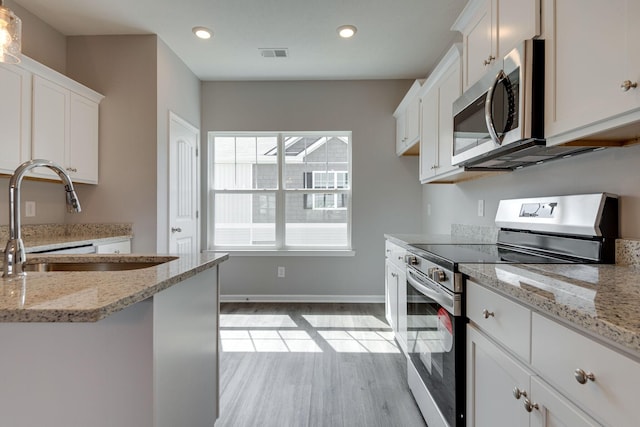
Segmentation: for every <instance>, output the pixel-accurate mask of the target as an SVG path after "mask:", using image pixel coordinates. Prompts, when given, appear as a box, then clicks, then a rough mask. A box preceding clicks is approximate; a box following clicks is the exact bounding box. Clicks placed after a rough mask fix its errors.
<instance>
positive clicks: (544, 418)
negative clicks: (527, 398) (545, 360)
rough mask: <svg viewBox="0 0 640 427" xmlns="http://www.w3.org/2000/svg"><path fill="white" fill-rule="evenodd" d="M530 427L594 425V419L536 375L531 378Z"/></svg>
mask: <svg viewBox="0 0 640 427" xmlns="http://www.w3.org/2000/svg"><path fill="white" fill-rule="evenodd" d="M531 402H532V403H533V404H535V405H537V406H536V407H535V409H534V410H533V411H532V412H531V427H596V426H599V425H600V424H598V423H597V422H596V421H595V420H594V419H592V418H591V417H589V416H588V415H587V414H585V413H584V412H582V411H581V410H580V409H578V408H577V407H576V406H575V405H573V404H572V403H571V402H569V401H568V400H567V399H566V398H565V397H564V396H562V395H561V394H559V393H558V392H557V391H555V390H554V389H552V388H551V387H550V386H549V385H547V384H546V383H545V382H544V381H542V380H541V379H539V378H538V377H532V378H531Z"/></svg>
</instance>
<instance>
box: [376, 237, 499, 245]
mask: <svg viewBox="0 0 640 427" xmlns="http://www.w3.org/2000/svg"><path fill="white" fill-rule="evenodd" d="M384 238H385V239H388V240H390V241H391V242H393V243H395V244H397V245H400V246H402V247H407V246H409V245H413V244H430V245H452V244H463V243H466V244H474V243H477V244H486V243H487V242H486V241H484V240H480V239H477V238H473V237H469V236H452V235H450V234H385V235H384Z"/></svg>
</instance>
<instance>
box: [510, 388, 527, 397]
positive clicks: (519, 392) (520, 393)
mask: <svg viewBox="0 0 640 427" xmlns="http://www.w3.org/2000/svg"><path fill="white" fill-rule="evenodd" d="M522 396H524V397H527V392H526V391H524V390H520V389H519V388H518V387H514V388H513V397H515V398H516V400H520V398H521V397H522Z"/></svg>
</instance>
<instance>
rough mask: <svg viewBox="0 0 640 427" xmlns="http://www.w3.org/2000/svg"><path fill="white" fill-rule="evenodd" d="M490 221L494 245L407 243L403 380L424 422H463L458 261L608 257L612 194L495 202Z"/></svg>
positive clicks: (613, 227) (456, 426)
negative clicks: (495, 238) (495, 232)
mask: <svg viewBox="0 0 640 427" xmlns="http://www.w3.org/2000/svg"><path fill="white" fill-rule="evenodd" d="M495 223H496V226H497V227H499V228H500V231H499V233H498V241H497V243H496V244H475V243H469V244H429V243H428V242H427V243H424V244H413V245H410V246H409V248H408V249H409V252H410V255H408V256H407V258H406V262H407V284H406V286H407V331H406V342H407V347H408V353H407V354H408V360H409V362H410V363H408V382H409V387H410V388H411V391H412V392H413V394H414V397H415V399H416V402H417V403H418V406H419V407H420V410H421V411H422V414H423V416H424V418H425V420H426V421H427V424H428V425H429V427H438V426H442V427H447V426H448V427H461V426H464V425H465V407H466V405H465V342H466V338H465V328H466V323H467V319H466V314H465V308H464V307H465V304H464V303H465V301H464V287H465V283H464V277H463V275H462V274H461V273H460V272H459V271H458V265H459V264H464V263H472V264H475V263H485V264H497V263H516V264H549V263H562V264H567V263H613V262H615V239H616V238H617V237H618V199H617V197H616V196H613V195H610V194H605V193H597V194H583V195H571V196H557V197H538V198H528V199H511V200H502V201H500V204H499V206H498V211H497V214H496V220H495ZM402 333H403V334H404V333H405V332H404V331H402Z"/></svg>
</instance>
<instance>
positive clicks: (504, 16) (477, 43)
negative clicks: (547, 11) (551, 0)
mask: <svg viewBox="0 0 640 427" xmlns="http://www.w3.org/2000/svg"><path fill="white" fill-rule="evenodd" d="M452 30H457V31H460V32H461V33H462V36H463V39H462V40H463V45H464V55H463V61H462V63H463V73H462V74H463V86H464V89H466V88H468V87H469V86H471V85H472V84H473V83H475V82H477V81H478V80H479V79H480V78H481V77H482V76H483V75H484V73H485V72H487V70H488V69H489V68H491V65H492V64H493V63H494V62H495V60H496V58H502V57H504V56H505V55H506V54H507V53H509V51H510V50H511V49H513V48H514V47H516V46H517V45H518V43H520V42H521V41H523V40H526V39H530V38H533V37H536V36H538V35H540V0H471V1H470V2H469V3H468V4H467V6H466V7H465V9H464V10H463V11H462V13H461V14H460V16H459V17H458V19H457V21H456V22H455V23H454V25H453V27H452Z"/></svg>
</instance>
